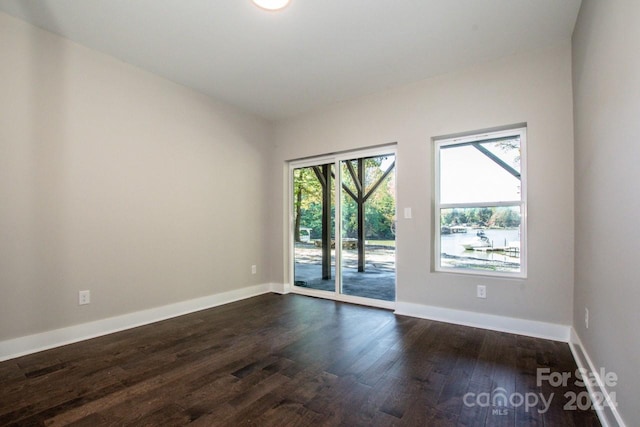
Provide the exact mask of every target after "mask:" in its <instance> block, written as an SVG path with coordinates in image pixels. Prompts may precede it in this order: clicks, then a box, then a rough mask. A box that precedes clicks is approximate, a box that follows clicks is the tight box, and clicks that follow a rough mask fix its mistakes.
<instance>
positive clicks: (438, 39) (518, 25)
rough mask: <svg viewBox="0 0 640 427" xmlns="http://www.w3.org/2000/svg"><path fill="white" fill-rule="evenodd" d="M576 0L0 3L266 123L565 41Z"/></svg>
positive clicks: (88, 0)
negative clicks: (276, 5)
mask: <svg viewBox="0 0 640 427" xmlns="http://www.w3.org/2000/svg"><path fill="white" fill-rule="evenodd" d="M579 7H580V0H292V2H291V5H290V6H289V7H288V8H286V9H285V10H283V11H281V12H276V13H274V12H266V11H263V10H261V9H258V8H257V7H255V6H253V5H252V3H251V1H250V0H0V10H3V11H5V12H7V13H9V14H11V15H13V16H16V17H18V18H21V19H24V20H26V21H29V22H31V23H33V24H35V25H37V26H39V27H42V28H45V29H47V30H49V31H52V32H55V33H58V34H61V35H63V36H64V37H67V38H69V39H71V40H74V41H76V42H78V43H81V44H83V45H85V46H88V47H91V48H93V49H96V50H99V51H102V52H105V53H108V54H110V55H113V56H114V57H117V58H120V59H121V60H124V61H126V62H129V63H131V64H134V65H136V66H138V67H140V68H143V69H146V70H148V71H151V72H153V73H156V74H158V75H161V76H164V77H166V78H168V79H170V80H172V81H175V82H178V83H181V84H183V85H186V86H190V87H192V88H194V89H196V90H198V91H200V92H203V93H205V94H208V95H211V96H212V97H215V98H216V99H218V100H221V101H225V102H227V103H230V104H232V105H235V106H237V107H240V108H242V109H244V110H246V111H249V112H252V113H255V114H257V115H260V116H262V117H265V118H268V119H279V118H285V117H290V116H293V115H296V114H298V113H301V112H305V111H308V110H311V109H314V108H317V107H320V106H324V105H328V104H331V103H335V102H339V101H342V100H345V99H349V98H353V97H357V96H362V95H366V94H370V93H374V92H376V91H380V90H383V89H386V88H389V87H393V86H398V85H402V84H406V83H410V82H413V81H418V80H421V79H424V78H427V77H430V76H433V75H437V74H441V73H445V72H449V71H452V70H455V69H456V68H459V67H465V66H469V65H471V64H473V63H477V62H481V61H487V60H490V59H494V58H499V57H502V56H506V55H511V54H515V53H518V52H522V51H527V50H532V49H537V48H543V47H547V46H552V45H554V44H557V43H559V42H560V41H561V40H567V39H569V38H570V37H571V33H572V31H573V27H574V24H575V20H576V16H577V14H578V9H579Z"/></svg>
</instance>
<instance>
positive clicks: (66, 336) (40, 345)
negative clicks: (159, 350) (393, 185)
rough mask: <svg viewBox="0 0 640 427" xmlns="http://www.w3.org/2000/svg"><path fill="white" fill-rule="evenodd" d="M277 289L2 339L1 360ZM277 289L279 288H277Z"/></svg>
mask: <svg viewBox="0 0 640 427" xmlns="http://www.w3.org/2000/svg"><path fill="white" fill-rule="evenodd" d="M272 291H275V290H274V284H271V283H267V284H261V285H255V286H249V287H246V288H241V289H235V290H233V291H228V292H222V293H219V294H214V295H209V296H206V297H202V298H195V299H192V300H188V301H182V302H178V303H175V304H169V305H165V306H162V307H155V308H150V309H148V310H142V311H136V312H134V313H128V314H123V315H121V316H115V317H110V318H107V319H101V320H96V321H94V322H89V323H83V324H80V325H74V326H69V327H66V328H61V329H55V330H52V331H47V332H42V333H39V334H34V335H28V336H24V337H19V338H14V339H9V340H5V341H0V362H2V361H5V360H9V359H13V358H15V357H19V356H24V355H26V354H31V353H36V352H38V351H43V350H48V349H50V348H54V347H60V346H63V345H67V344H72V343H75V342H78V341H83V340H87V339H91V338H95V337H99V336H102V335H107V334H111V333H114V332H119V331H123V330H126V329H131V328H135V327H138V326H142V325H148V324H149V323H154V322H159V321H161V320H165V319H170V318H172V317H177V316H182V315H184V314H189V313H193V312H195V311H200V310H205V309H207V308H211V307H216V306H219V305H223V304H228V303H230V302H234V301H239V300H242V299H246V298H250V297H253V296H257V295H261V294H265V293H269V292H272ZM276 292H277V291H276Z"/></svg>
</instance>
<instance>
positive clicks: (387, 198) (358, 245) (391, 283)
mask: <svg viewBox="0 0 640 427" xmlns="http://www.w3.org/2000/svg"><path fill="white" fill-rule="evenodd" d="M395 170H396V167H395V152H394V151H393V150H390V149H387V150H386V151H380V150H378V151H377V152H366V153H364V152H363V153H350V155H344V156H335V157H331V158H329V159H323V161H319V162H317V163H313V162H308V161H307V162H305V163H293V164H292V167H291V180H292V182H291V188H292V204H291V210H292V212H291V213H292V215H291V217H292V246H293V251H292V253H293V257H292V258H293V259H292V267H293V269H292V270H293V276H294V280H293V284H294V291H295V290H297V291H300V292H301V293H307V292H305V291H306V290H312V293H313V294H314V295H315V294H317V292H316V291H320V292H326V293H327V294H325V295H320V296H327V297H332V298H336V299H342V300H351V299H354V298H355V299H356V300H357V299H360V298H365V299H368V300H377V301H389V302H391V301H395V278H396V274H395V220H396V218H395V215H396V203H395ZM336 218H339V221H337V222H336Z"/></svg>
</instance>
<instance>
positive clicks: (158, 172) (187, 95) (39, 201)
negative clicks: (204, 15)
mask: <svg viewBox="0 0 640 427" xmlns="http://www.w3.org/2000/svg"><path fill="white" fill-rule="evenodd" d="M0 58H1V59H0V233H1V234H0V341H2V340H4V339H9V338H14V337H21V336H25V335H29V334H33V333H37V332H42V331H48V330H52V329H56V328H61V327H65V326H69V325H74V324H79V323H84V322H88V321H92V320H96V319H102V318H106V317H111V316H116V315H119V314H123V313H129V312H134V311H138V310H143V309H146V308H150V307H157V306H161V305H164V304H170V303H175V302H178V301H184V300H189V299H192V298H198V297H202V296H206V295H211V294H216V293H219V292H223V291H228V290H232V289H238V288H240V287H245V286H249V285H254V284H258V283H264V282H266V279H267V276H268V275H267V274H265V272H266V254H267V249H268V248H267V247H266V245H265V240H264V238H263V236H264V223H263V219H262V218H263V216H264V215H265V214H266V212H265V210H266V205H267V197H266V195H265V194H266V193H265V190H266V188H267V187H266V185H265V184H264V178H263V177H264V175H265V173H266V172H265V171H266V168H265V166H266V164H265V160H264V157H265V155H266V154H265V153H266V150H267V144H268V143H269V141H268V138H269V137H270V132H271V130H270V126H269V125H268V124H267V123H266V122H264V121H262V120H259V119H256V118H254V117H251V116H248V115H246V114H243V113H240V112H237V111H235V110H233V109H231V108H228V107H226V106H224V105H221V104H218V103H216V102H214V101H212V100H211V99H210V98H207V97H205V96H202V95H199V94H197V93H195V92H194V91H192V90H190V89H187V88H184V87H182V86H179V85H176V84H173V83H170V82H168V81H166V80H163V79H161V78H159V77H156V76H154V75H151V74H149V73H147V72H144V71H141V70H139V69H137V68H134V67H132V66H130V65H127V64H125V63H122V62H119V61H117V60H115V59H113V58H111V57H108V56H106V55H103V54H100V53H97V52H95V51H92V50H89V49H86V48H84V47H82V46H79V45H77V44H74V43H72V42H70V41H68V40H66V39H63V38H60V37H58V36H55V35H53V34H51V33H47V32H44V31H41V30H39V29H37V28H35V27H33V26H30V25H28V24H26V23H24V22H22V21H19V20H16V19H14V18H11V17H9V16H8V15H5V14H2V13H0ZM251 264H258V271H259V273H258V274H257V275H255V276H252V275H251V274H250V265H251ZM81 289H90V290H91V297H92V303H91V304H90V305H87V306H82V307H79V306H78V304H77V298H78V290H81Z"/></svg>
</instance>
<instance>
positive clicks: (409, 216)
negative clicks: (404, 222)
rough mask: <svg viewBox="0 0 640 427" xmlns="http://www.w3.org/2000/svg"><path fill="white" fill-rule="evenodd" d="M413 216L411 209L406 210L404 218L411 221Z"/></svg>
mask: <svg viewBox="0 0 640 427" xmlns="http://www.w3.org/2000/svg"><path fill="white" fill-rule="evenodd" d="M412 216H413V214H412V213H411V208H404V218H405V219H411V218H412Z"/></svg>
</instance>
